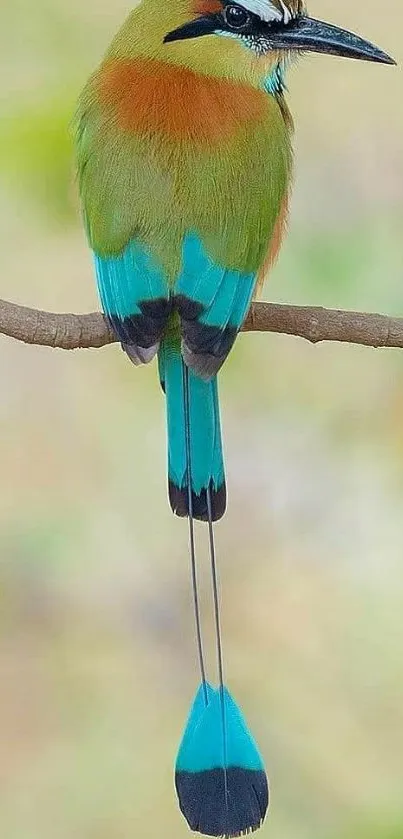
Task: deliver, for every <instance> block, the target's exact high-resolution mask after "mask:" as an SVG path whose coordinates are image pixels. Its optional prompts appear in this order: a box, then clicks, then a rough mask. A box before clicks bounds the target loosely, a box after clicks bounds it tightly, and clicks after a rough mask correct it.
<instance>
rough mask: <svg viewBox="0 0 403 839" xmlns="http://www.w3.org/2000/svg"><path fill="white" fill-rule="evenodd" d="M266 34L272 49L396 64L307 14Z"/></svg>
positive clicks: (344, 31)
mask: <svg viewBox="0 0 403 839" xmlns="http://www.w3.org/2000/svg"><path fill="white" fill-rule="evenodd" d="M265 34H266V35H267V41H268V43H270V46H271V48H272V49H279V50H282V49H284V50H300V51H301V52H321V53H325V54H327V55H339V56H343V57H344V58H359V59H361V60H363V61H376V62H378V64H396V61H395V60H394V59H393V58H391V57H390V56H389V55H387V54H386V52H383V51H382V50H380V49H379V47H376V46H374V44H371V43H370V42H369V41H364V39H363V38H360V37H359V36H358V35H354V34H353V33H352V32H348V31H347V30H346V29H340V28H339V27H338V26H333V24H331V23H324V21H322V20H315V18H312V17H307V16H305V15H300V16H299V17H296V18H294V20H292V21H290V22H289V23H287V24H286V25H282V24H280V25H279V26H278V27H276V29H275V30H274V28H272V27H267V32H266V33H265Z"/></svg>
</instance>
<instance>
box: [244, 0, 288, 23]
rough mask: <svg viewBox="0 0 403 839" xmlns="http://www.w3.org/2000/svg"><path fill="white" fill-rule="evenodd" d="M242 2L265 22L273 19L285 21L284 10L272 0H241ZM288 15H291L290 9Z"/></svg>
mask: <svg viewBox="0 0 403 839" xmlns="http://www.w3.org/2000/svg"><path fill="white" fill-rule="evenodd" d="M241 4H242V6H243V7H244V8H245V9H248V11H249V12H252V14H254V15H257V16H258V17H260V20H264V21H265V23H271V22H272V21H273V20H275V21H278V22H279V23H281V22H282V21H285V18H284V15H283V12H280V9H278V8H277V6H274V4H273V3H271V2H270V0H241ZM281 5H283V4H281ZM287 11H288V10H287ZM288 15H290V13H289V11H288ZM285 22H286V21H285ZM287 22H288V21H287Z"/></svg>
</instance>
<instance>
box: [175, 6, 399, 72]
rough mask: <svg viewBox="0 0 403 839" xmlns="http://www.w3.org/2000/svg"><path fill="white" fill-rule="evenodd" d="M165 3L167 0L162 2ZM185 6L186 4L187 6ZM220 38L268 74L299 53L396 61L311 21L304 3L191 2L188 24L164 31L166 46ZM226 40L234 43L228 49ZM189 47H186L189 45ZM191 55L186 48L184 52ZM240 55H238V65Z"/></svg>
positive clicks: (356, 38) (329, 26)
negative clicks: (240, 50)
mask: <svg viewBox="0 0 403 839" xmlns="http://www.w3.org/2000/svg"><path fill="white" fill-rule="evenodd" d="M165 2H166V3H167V4H168V3H169V2H170V0H165ZM188 8H189V5H188ZM223 38H225V39H227V41H226V44H227V45H228V49H231V50H232V55H233V56H235V55H236V52H234V51H233V50H234V43H236V44H238V46H239V48H242V49H243V50H246V51H248V53H249V56H250V58H252V57H253V60H254V61H256V59H258V63H259V64H261V65H262V64H264V65H265V67H266V73H267V71H268V70H269V71H270V69H271V68H274V67H275V66H276V65H277V64H278V63H279V62H282V61H283V60H284V61H285V60H287V59H288V58H290V57H292V56H293V55H297V54H300V53H301V52H319V53H327V54H329V55H338V56H345V57H346V58H359V59H363V60H365V61H375V62H378V63H382V64H394V63H395V62H394V60H393V59H392V58H390V57H389V56H388V55H387V54H386V53H384V52H383V51H382V50H380V49H379V48H378V47H376V46H374V45H373V44H371V43H369V41H365V40H363V38H360V37H359V36H358V35H354V34H352V33H351V32H347V31H346V30H344V29H340V28H339V27H338V26H334V25H332V24H329V23H325V22H323V21H320V20H316V19H314V18H312V17H309V15H308V13H307V11H306V7H305V4H304V2H303V0H240V2H234V0H194V1H193V2H192V15H191V17H189V19H187V20H186V22H184V23H181V25H179V26H177V27H175V28H173V29H172V30H170V31H169V32H166V34H165V36H164V43H165V44H166V45H168V44H173V43H174V42H176V43H177V42H182V43H183V42H184V41H192V42H193V43H196V42H199V41H200V39H204V41H206V40H208V41H210V42H211V40H212V39H216V40H219V41H220V43H221V49H222V48H223V46H224V45H223V40H222V39H223ZM229 39H231V42H232V44H231V45H230V43H229ZM189 46H190V45H189ZM186 53H187V56H189V48H187V49H186ZM241 56H242V53H239V54H238V58H239V60H240V61H241Z"/></svg>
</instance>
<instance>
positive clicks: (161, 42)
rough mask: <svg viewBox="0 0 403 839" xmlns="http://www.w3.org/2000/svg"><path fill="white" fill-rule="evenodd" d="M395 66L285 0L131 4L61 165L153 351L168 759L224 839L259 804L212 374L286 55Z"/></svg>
mask: <svg viewBox="0 0 403 839" xmlns="http://www.w3.org/2000/svg"><path fill="white" fill-rule="evenodd" d="M307 51H310V52H321V53H329V54H332V55H339V56H347V57H351V58H362V59H365V60H367V61H376V62H379V63H384V64H393V63H394V62H393V60H392V59H391V58H389V57H388V56H387V55H386V54H385V53H384V52H382V51H381V50H380V49H378V48H377V47H375V46H372V45H371V44H370V43H368V42H367V41H364V40H362V39H361V38H359V37H357V36H356V35H353V34H351V33H349V32H346V31H344V30H342V29H339V28H337V27H336V26H333V25H330V24H327V23H323V22H321V21H318V20H314V19H313V18H311V17H309V16H308V13H307V11H306V9H305V6H304V4H303V2H301V0H242V2H241V3H237V2H233V0H142V2H141V3H140V5H138V6H137V7H136V8H135V9H134V11H133V12H132V13H131V14H130V16H129V18H128V20H127V21H126V23H125V24H124V26H123V28H122V29H121V30H120V32H119V33H118V35H117V36H116V37H115V39H114V40H113V42H112V45H111V47H110V49H109V50H108V52H107V54H106V56H105V58H104V59H103V61H102V63H101V65H100V67H99V68H98V69H97V70H96V72H95V73H94V74H93V76H92V77H91V78H90V80H89V82H88V84H87V86H86V87H85V90H84V92H83V94H82V96H81V99H80V103H79V107H78V115H77V135H76V143H77V161H78V173H79V185H80V193H81V199H82V205H83V215H84V222H85V227H86V231H87V235H88V240H89V244H90V247H91V249H92V251H93V254H94V259H95V268H96V276H97V282H98V289H99V294H100V298H101V303H102V306H103V310H104V312H105V314H106V316H107V318H108V320H109V322H110V324H111V326H112V328H113V330H114V331H115V333H116V336H117V338H118V339H119V340H120V342H121V344H122V347H123V349H124V350H125V352H126V353H127V355H128V357H129V359H130V360H131V361H132V362H134V364H140V363H147V362H149V361H151V360H152V359H153V358H154V356H156V355H158V365H159V375H160V380H161V385H162V388H163V391H164V393H165V398H166V407H167V427H168V488H169V498H170V503H171V506H172V510H173V511H174V513H176V514H177V515H178V516H186V517H188V519H189V527H190V555H191V571H192V581H193V596H194V605H195V616H196V631H197V643H198V653H199V660H200V672H201V685H200V688H199V690H198V692H197V695H196V698H195V700H194V703H193V706H192V709H191V712H190V716H189V720H188V723H187V726H186V728H185V733H184V735H183V739H182V743H181V746H180V749H179V753H178V757H177V762H176V772H175V780H176V789H177V793H178V796H179V803H180V807H181V810H182V812H183V814H184V816H185V818H186V819H187V821H188V824H189V826H190V827H191V828H192V830H195V831H199V832H201V833H204V834H207V835H210V836H225V837H232V836H239V835H241V834H243V833H248V832H250V831H253V830H255V829H257V828H258V827H259V826H260V825H261V823H262V821H263V819H264V817H265V814H266V810H267V806H268V798H269V791H268V783H267V779H266V774H265V769H264V765H263V761H262V758H261V756H260V753H259V751H258V748H257V746H256V744H255V742H254V740H253V738H252V736H251V734H250V732H249V730H248V727H247V724H246V722H245V719H244V718H243V716H242V714H241V712H240V710H239V708H238V706H237V704H236V703H235V701H234V699H233V698H232V696H231V694H230V693H229V691H228V689H227V688H226V686H225V684H224V676H223V661H222V650H221V633H220V615H219V602H218V592H217V573H216V558H215V548H214V533H213V522H215V521H216V520H217V519H220V518H221V516H222V515H223V514H224V511H225V507H226V487H225V476H224V464H223V453H222V443H221V429H220V413H219V403H218V390H217V373H218V371H219V369H220V367H221V366H222V364H223V362H224V361H225V359H226V357H227V355H228V353H229V351H230V350H231V347H232V345H233V343H234V341H235V339H236V336H237V334H238V332H239V330H240V328H241V326H242V323H243V321H244V319H245V316H246V314H247V311H248V308H249V305H250V302H251V300H252V298H253V296H254V294H255V293H256V291H257V289H258V288H259V286H260V285H261V283H262V280H263V278H264V276H265V274H266V273H267V271H268V269H269V267H270V266H271V265H272V263H273V262H274V260H275V259H276V257H277V254H278V251H279V248H280V245H281V240H282V237H283V233H284V228H285V224H286V219H287V207H288V200H289V193H290V183H291V172H292V152H291V139H292V132H293V125H292V119H291V115H290V112H289V110H288V108H287V105H286V102H285V98H284V91H285V81H284V78H285V71H286V68H287V65H288V64H289V62H290V60H291V59H292V58H293V57H294V56H295V57H296V56H298V55H300V54H301V53H302V52H307ZM194 519H199V520H201V521H207V523H208V528H209V530H208V534H209V545H210V555H211V568H212V579H213V594H214V607H215V624H216V636H217V653H218V676H219V678H218V688H217V689H214V688H213V687H212V686H211V685H210V684H209V682H208V681H207V679H206V671H205V665H204V658H203V647H202V638H201V628H200V616H199V605H198V592H197V575H196V560H195V539H194V535H195V534H194V527H193V520H194Z"/></svg>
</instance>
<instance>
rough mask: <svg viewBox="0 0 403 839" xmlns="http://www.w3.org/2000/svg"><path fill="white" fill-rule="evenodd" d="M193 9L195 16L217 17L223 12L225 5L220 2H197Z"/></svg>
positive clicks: (214, 0)
mask: <svg viewBox="0 0 403 839" xmlns="http://www.w3.org/2000/svg"><path fill="white" fill-rule="evenodd" d="M193 8H194V13H195V15H216V14H219V13H220V12H222V10H223V5H222V3H220V0H196V1H195V4H194V7H193Z"/></svg>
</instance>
